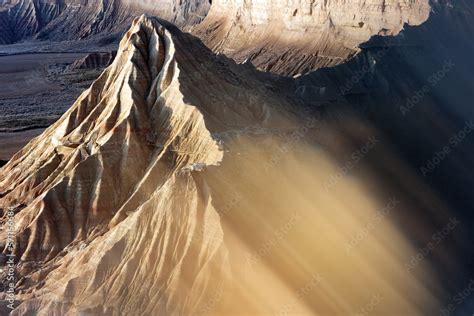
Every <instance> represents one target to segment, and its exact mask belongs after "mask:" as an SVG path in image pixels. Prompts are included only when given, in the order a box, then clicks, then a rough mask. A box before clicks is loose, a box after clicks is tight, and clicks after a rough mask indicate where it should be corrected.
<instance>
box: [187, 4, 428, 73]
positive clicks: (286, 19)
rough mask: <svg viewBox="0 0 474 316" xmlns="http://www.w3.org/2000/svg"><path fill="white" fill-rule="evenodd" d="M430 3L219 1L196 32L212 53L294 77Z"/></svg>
mask: <svg viewBox="0 0 474 316" xmlns="http://www.w3.org/2000/svg"><path fill="white" fill-rule="evenodd" d="M429 12H430V6H429V4H428V0H415V1H405V0H392V1H386V0H352V1H347V0H329V1H327V0H298V1H296V0H266V1H265V0H259V1H243V0H218V1H215V2H214V3H213V4H212V8H211V10H210V12H209V14H208V17H207V18H206V19H205V21H204V23H202V24H200V25H199V26H198V27H197V30H196V31H195V33H196V34H198V36H200V37H201V38H202V39H203V40H204V42H205V43H206V44H207V45H209V46H210V47H211V48H213V49H214V50H216V51H220V52H223V53H225V54H227V55H229V56H232V57H233V58H235V59H236V60H238V61H244V60H246V59H250V60H251V61H252V62H253V63H254V64H255V65H256V66H257V67H258V68H260V69H263V70H267V71H272V72H277V73H282V74H293V75H294V74H298V73H304V72H307V71H309V70H313V69H316V68H320V67H325V66H333V65H336V64H339V63H341V62H343V61H345V60H347V58H348V57H350V56H352V55H354V54H355V53H356V52H357V51H358V45H359V44H361V43H363V42H365V41H367V40H368V39H369V38H370V37H371V36H372V35H376V34H383V35H394V34H398V33H399V32H400V30H402V29H403V26H404V24H405V23H406V24H409V25H419V24H420V23H423V22H424V21H425V20H426V19H427V18H428V15H429Z"/></svg>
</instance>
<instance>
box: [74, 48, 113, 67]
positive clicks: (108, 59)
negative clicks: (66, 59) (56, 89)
mask: <svg viewBox="0 0 474 316" xmlns="http://www.w3.org/2000/svg"><path fill="white" fill-rule="evenodd" d="M116 55H117V52H108V53H90V54H88V55H87V56H85V57H83V58H81V59H78V60H76V61H75V62H73V63H72V64H71V65H69V66H68V69H69V70H77V69H103V68H105V67H108V66H110V64H112V62H113V61H114V58H115V56H116Z"/></svg>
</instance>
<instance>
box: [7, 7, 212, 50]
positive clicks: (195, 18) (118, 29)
mask: <svg viewBox="0 0 474 316" xmlns="http://www.w3.org/2000/svg"><path fill="white" fill-rule="evenodd" d="M209 7H210V3H209V1H208V0H199V1H178V0H143V1H131V0H112V1H98V0H92V1H85V0H84V1H81V0H2V1H1V2H0V44H11V43H15V42H18V41H21V40H24V39H28V38H39V39H44V40H55V41H57V40H77V39H83V38H87V37H89V36H91V35H95V34H98V33H102V32H105V33H108V34H104V35H109V36H110V35H111V34H110V33H111V32H112V33H122V32H124V31H125V30H126V29H127V28H128V27H129V25H130V23H131V21H132V19H133V18H134V17H135V16H137V15H140V14H143V13H150V14H155V15H158V16H160V17H162V18H165V19H167V20H169V21H171V22H173V23H175V24H177V25H180V26H182V27H184V28H186V27H188V26H191V25H193V24H196V23H199V22H200V21H201V20H202V19H203V18H204V17H205V15H206V13H207V11H208V10H209Z"/></svg>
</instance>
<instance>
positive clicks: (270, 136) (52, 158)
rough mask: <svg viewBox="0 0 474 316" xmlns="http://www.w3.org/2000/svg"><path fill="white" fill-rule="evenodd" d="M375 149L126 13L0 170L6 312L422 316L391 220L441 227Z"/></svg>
mask: <svg viewBox="0 0 474 316" xmlns="http://www.w3.org/2000/svg"><path fill="white" fill-rule="evenodd" d="M383 137H384V136H383V135H382V134H380V133H379V132H378V130H377V129H375V128H373V127H372V126H371V125H370V124H368V122H367V121H366V120H364V119H363V118H361V117H360V116H359V115H358V114H357V113H356V112H355V111H353V110H351V109H350V107H349V106H348V104H346V103H343V102H342V101H341V102H333V103H331V106H327V102H321V103H320V104H318V106H314V107H311V108H305V107H304V106H303V104H302V103H301V100H300V99H298V98H296V97H295V96H293V95H291V94H290V93H288V91H281V90H280V89H279V88H278V82H275V80H274V78H273V76H267V75H265V74H262V73H259V72H257V71H256V70H255V69H254V68H253V67H252V66H251V65H238V64H236V63H235V62H234V61H233V60H231V59H228V58H226V57H223V56H216V55H214V54H212V53H211V51H210V50H209V49H207V48H206V47H205V46H204V45H203V44H202V43H201V42H200V41H199V40H198V39H196V38H195V37H193V36H191V35H189V34H185V33H182V32H180V31H179V30H178V29H177V28H176V27H174V26H172V25H170V24H168V23H167V22H164V21H162V20H158V19H155V18H148V17H145V16H143V17H141V18H139V19H137V20H135V22H134V23H133V25H132V27H131V29H130V30H129V31H128V32H127V33H126V34H125V36H124V38H123V39H122V42H121V44H120V48H119V50H118V53H117V57H116V58H115V60H114V62H113V63H112V65H111V66H110V67H108V68H107V69H106V70H105V71H104V73H103V74H102V75H101V76H100V77H99V78H98V79H97V81H95V82H94V83H93V84H92V86H91V87H90V88H89V89H88V90H86V91H85V92H84V93H83V94H82V95H81V96H80V97H79V99H78V100H77V101H76V102H75V103H74V104H73V105H72V107H71V108H70V109H69V110H68V111H67V112H66V113H65V114H64V116H62V117H61V118H60V119H59V120H58V121H57V122H56V123H55V124H53V125H52V126H51V127H50V128H48V129H47V130H46V131H45V132H44V133H43V134H41V135H40V136H38V137H37V138H35V139H34V140H32V141H31V142H30V143H29V144H28V145H27V146H26V147H25V148H23V149H22V150H21V151H20V152H19V153H18V154H16V155H15V156H14V157H13V158H12V159H11V160H10V161H9V162H8V163H7V164H6V165H5V166H4V167H3V168H2V169H0V211H1V215H2V223H4V222H6V221H7V220H8V219H9V218H11V217H12V216H11V214H12V213H13V218H14V221H15V223H16V226H15V227H16V230H15V234H14V235H15V236H14V241H15V242H14V247H13V253H14V254H15V260H16V263H17V264H16V266H15V269H16V273H17V279H16V283H15V288H16V293H17V295H16V302H15V309H14V311H13V312H12V315H30V314H40V315H41V314H47V315H124V314H125V315H216V316H217V315H231V314H237V315H239V314H240V315H274V314H277V315H286V313H287V314H300V315H314V314H318V313H319V314H326V315H338V314H339V315H347V314H351V313H357V312H359V313H363V312H364V311H366V310H368V309H370V311H371V312H372V313H373V314H374V315H385V314H389V313H398V314H408V315H432V314H434V313H435V312H436V311H437V309H438V299H439V296H440V293H439V291H438V288H439V287H438V280H437V278H436V277H435V276H434V273H433V270H432V267H431V265H430V262H428V261H425V262H421V263H420V264H419V266H418V268H419V269H420V272H418V273H417V275H416V277H413V275H412V274H411V273H410V271H408V270H407V269H406V267H405V265H406V263H407V261H408V260H410V258H411V257H413V256H416V255H417V247H416V246H415V244H414V243H413V241H412V239H410V238H407V236H406V235H405V234H404V230H403V227H402V228H401V227H399V226H398V225H397V221H396V219H397V217H396V216H406V219H407V220H408V221H409V220H410V219H411V217H410V216H412V214H419V213H420V212H422V213H423V212H428V210H429V211H437V212H438V214H439V221H441V222H442V221H444V220H445V217H449V213H448V212H447V211H446V209H445V208H444V205H443V203H442V201H440V200H439V199H437V198H436V196H435V195H434V194H433V193H432V192H430V191H429V190H428V189H427V188H426V187H424V185H423V182H422V181H421V180H420V179H419V178H418V177H417V176H416V175H415V174H414V173H413V171H412V170H410V169H409V168H408V167H407V166H406V165H405V164H404V162H403V161H402V160H400V159H399V157H398V156H397V155H396V154H394V153H393V152H392V151H391V149H390V146H389V145H388V144H387V143H385V142H384V141H383V139H384V138H383ZM368 141H370V142H371V144H372V145H371V146H370V151H368V152H366V155H367V156H366V157H365V159H363V160H362V159H360V161H358V162H357V164H358V165H359V168H358V169H357V170H354V173H353V174H351V175H350V176H347V177H344V176H341V177H338V176H337V175H338V174H339V173H340V167H339V162H342V163H344V161H346V160H347V159H348V157H349V159H350V157H352V153H353V152H357V151H360V149H358V148H360V147H361V146H367V145H366V143H367V142H368ZM373 161H377V162H381V163H384V164H386V168H388V170H390V171H391V174H390V181H387V178H386V177H385V175H384V174H380V173H377V172H376V170H377V167H375V168H373V167H372V162H373ZM335 178H336V179H337V180H334V179H335ZM394 178H395V179H396V180H393V181H392V179H394ZM406 179H409V180H410V181H409V183H410V187H405V186H399V185H398V184H399V183H403V181H404V180H406ZM415 187H416V189H417V192H418V194H417V199H418V200H419V201H420V203H419V204H411V203H410V197H411V195H410V194H411V193H412V192H413V191H414V188H415ZM445 211H446V212H445ZM380 214H382V215H380ZM395 214H396V216H395ZM369 224H370V230H369V231H367V225H369ZM430 224H431V223H425V222H417V227H416V228H417V230H416V231H417V237H419V236H420V235H421V236H425V237H426V236H429V235H431V231H430V229H428V228H430V226H429V225H430ZM366 231H367V232H366ZM361 232H366V233H364V238H363V240H362V241H360V242H356V243H354V242H353V240H354V238H355V237H354V236H359V234H360V233H361ZM6 234H7V232H6V231H1V232H0V240H2V241H3V240H6V237H7V236H6ZM10 246H11V245H8V246H7V245H3V244H2V253H3V255H6V254H9V253H10V251H11V249H10V248H12V247H10ZM1 264H2V265H4V264H5V263H4V262H1ZM1 277H2V279H4V274H2V275H1ZM1 286H2V288H1V289H0V299H1V300H4V299H5V298H6V289H7V285H6V284H2V285H1ZM275 302H278V303H275ZM2 308H3V307H2ZM0 311H1V312H2V314H3V313H4V311H9V310H6V309H5V310H0Z"/></svg>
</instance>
